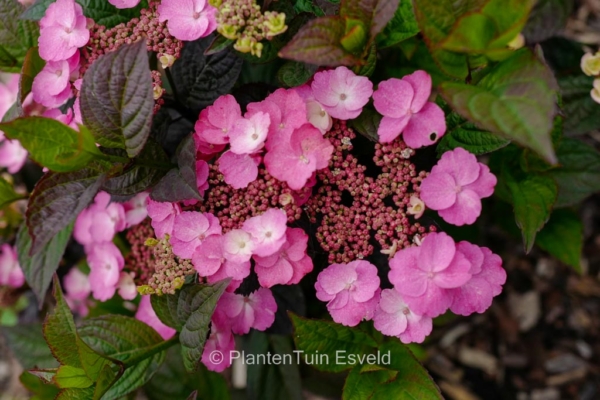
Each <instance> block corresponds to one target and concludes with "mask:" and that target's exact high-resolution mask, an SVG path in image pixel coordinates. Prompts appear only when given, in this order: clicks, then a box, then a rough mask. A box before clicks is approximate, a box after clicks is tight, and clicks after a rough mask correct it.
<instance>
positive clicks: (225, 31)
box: [217, 24, 239, 40]
mask: <svg viewBox="0 0 600 400" xmlns="http://www.w3.org/2000/svg"><path fill="white" fill-rule="evenodd" d="M238 29H239V26H235V25H229V24H223V25H219V27H217V31H218V32H219V33H220V34H221V35H223V36H225V37H226V38H227V39H230V40H235V39H237V38H238Z"/></svg>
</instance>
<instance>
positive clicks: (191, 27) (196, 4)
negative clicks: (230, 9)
mask: <svg viewBox="0 0 600 400" xmlns="http://www.w3.org/2000/svg"><path fill="white" fill-rule="evenodd" d="M157 11H158V20H159V21H160V22H165V21H167V20H168V22H167V28H168V29H169V33H170V34H171V35H173V36H174V37H175V38H177V39H179V40H187V41H191V40H196V39H198V38H201V37H205V36H208V35H210V34H211V33H212V32H213V31H214V30H215V29H217V20H216V13H217V9H216V8H214V7H213V6H211V5H210V4H208V1H206V0H162V2H161V3H160V5H159V6H158V10H157Z"/></svg>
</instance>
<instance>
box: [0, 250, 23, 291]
mask: <svg viewBox="0 0 600 400" xmlns="http://www.w3.org/2000/svg"><path fill="white" fill-rule="evenodd" d="M24 283H25V275H23V271H22V270H21V267H20V266H19V259H18V258H17V252H16V251H15V249H14V248H13V247H12V246H11V245H10V244H7V243H5V244H3V245H2V246H0V285H6V286H10V287H13V288H18V287H21V286H23V284H24Z"/></svg>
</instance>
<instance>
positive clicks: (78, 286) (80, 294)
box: [63, 267, 92, 300]
mask: <svg viewBox="0 0 600 400" xmlns="http://www.w3.org/2000/svg"><path fill="white" fill-rule="evenodd" d="M63 285H64V289H65V296H66V297H68V298H71V299H73V300H85V299H87V298H88V296H89V295H90V293H91V292H92V288H91V286H90V279H89V277H88V276H87V275H86V274H84V273H83V272H81V271H80V270H79V268H77V267H74V268H71V270H70V271H69V273H68V274H66V275H65V277H64V278H63Z"/></svg>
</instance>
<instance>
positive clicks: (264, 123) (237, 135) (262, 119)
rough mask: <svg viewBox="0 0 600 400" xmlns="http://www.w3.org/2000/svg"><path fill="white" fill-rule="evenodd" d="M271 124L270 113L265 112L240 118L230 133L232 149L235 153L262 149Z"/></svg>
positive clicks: (248, 152)
mask: <svg viewBox="0 0 600 400" xmlns="http://www.w3.org/2000/svg"><path fill="white" fill-rule="evenodd" d="M270 124H271V119H270V117H269V114H266V113H263V112H257V113H256V114H253V115H252V116H250V117H249V118H241V119H239V120H238V121H237V122H236V123H235V125H234V128H233V129H232V130H231V133H230V134H229V143H230V144H231V151H232V152H233V153H235V154H251V153H255V152H257V151H258V150H260V149H261V148H262V147H263V146H264V143H265V140H266V139H267V134H268V133H269V125H270Z"/></svg>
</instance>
